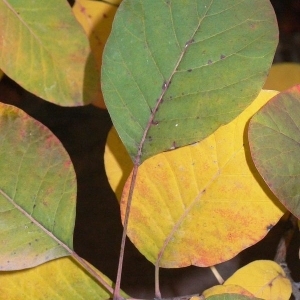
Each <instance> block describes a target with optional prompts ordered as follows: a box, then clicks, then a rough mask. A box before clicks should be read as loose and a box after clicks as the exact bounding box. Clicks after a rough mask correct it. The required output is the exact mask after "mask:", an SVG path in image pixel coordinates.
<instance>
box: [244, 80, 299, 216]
mask: <svg viewBox="0 0 300 300" xmlns="http://www.w3.org/2000/svg"><path fill="white" fill-rule="evenodd" d="M299 116H300V85H298V86H295V87H293V88H291V89H289V90H287V91H285V92H282V93H280V94H279V95H277V96H275V97H274V98H273V99H272V100H270V101H269V102H268V103H267V104H266V105H265V106H264V107H263V108H262V109H261V110H260V111H259V112H258V113H257V114H256V115H255V116H254V117H253V118H252V119H251V122H250V125H249V143H250V149H251V155H252V159H253V161H254V163H255V166H256V168H257V169H258V171H259V173H260V174H261V176H262V177H263V178H264V180H265V181H266V183H267V184H268V186H269V187H270V189H271V190H272V191H273V193H274V194H275V195H276V196H277V197H278V199H279V200H280V201H281V202H282V203H283V204H284V205H285V206H286V207H287V208H288V210H290V211H291V212H292V213H293V214H294V215H295V216H297V217H298V218H300V118H299Z"/></svg>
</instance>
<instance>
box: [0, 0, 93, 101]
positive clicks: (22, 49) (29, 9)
mask: <svg viewBox="0 0 300 300" xmlns="http://www.w3.org/2000/svg"><path fill="white" fill-rule="evenodd" d="M0 68H1V69H2V70H3V71H4V73H5V74H6V75H8V76H9V77H11V78H12V79H13V80H15V81H16V82H18V83H19V84H20V85H22V86H23V87H24V88H25V89H27V90H29V91H30V92H31V93H34V94H36V95H37V96H39V97H41V98H44V99H46V100H48V101H50V102H53V103H56V104H60V105H67V106H73V105H82V104H85V103H90V102H92V101H93V100H94V98H95V96H96V93H98V92H99V74H98V71H97V70H96V67H95V63H94V60H93V57H92V55H91V53H90V48H89V41H88V38H87V37H86V35H85V34H84V32H83V30H82V28H81V26H80V25H79V24H78V23H77V21H76V19H75V18H74V16H73V14H72V11H71V8H70V6H69V5H68V3H67V1H62V0H39V1H34V0H26V1H21V0H3V1H0Z"/></svg>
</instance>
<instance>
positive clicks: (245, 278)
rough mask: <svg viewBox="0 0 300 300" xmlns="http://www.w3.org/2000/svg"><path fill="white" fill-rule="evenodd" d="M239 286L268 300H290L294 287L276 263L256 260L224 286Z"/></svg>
mask: <svg viewBox="0 0 300 300" xmlns="http://www.w3.org/2000/svg"><path fill="white" fill-rule="evenodd" d="M228 284H236V285H239V286H241V287H243V288H245V289H246V290H248V291H249V292H250V293H252V294H253V295H254V296H256V297H259V298H262V299H266V300H274V299H280V300H289V299H290V296H291V293H292V287H291V283H290V281H289V279H287V278H286V276H285V273H284V271H283V269H282V268H281V267H280V266H279V265H278V264H277V263H275V262H274V261H270V260H256V261H254V262H252V263H250V264H248V265H246V266H244V267H243V268H240V269H239V270H237V271H236V272H235V273H234V274H233V275H232V276H231V277H230V278H228V279H227V280H226V281H225V282H224V285H228Z"/></svg>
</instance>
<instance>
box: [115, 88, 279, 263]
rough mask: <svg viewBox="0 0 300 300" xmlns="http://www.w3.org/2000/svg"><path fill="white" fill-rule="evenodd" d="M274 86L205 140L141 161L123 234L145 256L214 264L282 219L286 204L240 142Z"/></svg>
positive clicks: (123, 202)
mask: <svg viewBox="0 0 300 300" xmlns="http://www.w3.org/2000/svg"><path fill="white" fill-rule="evenodd" d="M276 93H277V92H274V91H263V92H262V93H261V94H260V95H259V97H258V98H257V99H256V100H255V101H254V102H253V103H252V104H251V105H250V106H249V107H248V108H247V109H246V110H245V111H244V112H243V113H242V114H241V115H240V116H238V117H237V118H236V119H235V120H233V121H232V122H231V123H229V124H227V125H225V126H222V127H220V128H219V129H218V130H217V131H216V132H215V133H214V134H212V135H210V136H209V137H208V138H206V139H204V140H203V141H202V142H199V143H196V144H194V145H190V146H186V147H183V148H180V149H176V150H174V151H169V152H164V153H161V154H158V155H156V156H154V157H151V158H150V159H148V160H146V161H145V162H144V163H143V164H142V165H141V166H140V167H139V171H138V175H137V182H136V185H135V190H134V193H133V200H132V206H131V213H130V219H129V225H128V231H127V234H128V236H129V238H130V239H131V240H132V242H133V243H134V244H135V246H136V247H137V248H138V249H139V251H140V252H142V254H143V255H145V256H146V258H147V259H148V260H150V261H151V262H153V263H155V264H157V265H159V266H161V267H166V268H174V267H184V266H188V265H191V264H193V265H196V266H211V265H215V264H217V263H221V262H223V261H225V260H228V259H230V258H232V257H234V256H235V255H236V254H238V253H239V252H240V251H242V250H243V249H245V248H247V247H249V246H251V245H253V244H255V243H256V242H258V241H259V240H261V239H262V238H263V237H264V236H265V235H266V234H267V233H268V231H269V229H270V228H271V227H272V226H273V225H274V224H275V223H276V222H277V221H278V220H279V218H280V217H281V216H282V214H283V212H284V208H283V207H282V205H281V204H280V202H279V201H278V200H277V199H276V198H275V197H274V195H273V194H272V193H271V192H270V191H269V189H268V187H267V186H266V184H265V183H264V182H263V180H262V179H261V177H260V176H259V174H258V172H257V170H256V169H255V167H254V165H253V163H252V162H251V157H250V153H249V149H248V147H244V145H246V146H247V140H246V136H245V132H246V124H247V122H248V121H249V119H250V117H251V116H252V115H253V113H254V112H256V111H257V110H258V109H259V108H260V107H261V106H262V105H263V104H265V103H266V102H267V101H268V100H269V99H270V98H271V97H272V96H274V95H275V94H276ZM130 182H131V180H130V178H129V179H128V181H127V182H126V185H125V187H124V192H123V195H122V200H121V214H122V218H124V213H125V208H126V201H127V197H128V192H129V187H130ZM162 183H163V184H162ZM212 249H213V251H212Z"/></svg>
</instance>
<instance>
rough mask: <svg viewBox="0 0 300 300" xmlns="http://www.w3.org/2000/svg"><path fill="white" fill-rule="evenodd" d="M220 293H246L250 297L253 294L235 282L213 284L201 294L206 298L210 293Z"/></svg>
mask: <svg viewBox="0 0 300 300" xmlns="http://www.w3.org/2000/svg"><path fill="white" fill-rule="evenodd" d="M220 294H240V295H246V296H250V297H251V296H254V295H253V294H251V293H250V292H249V291H247V290H246V289H245V288H242V287H241V286H239V285H235V284H228V285H215V286H213V287H211V288H209V289H207V290H205V291H204V292H203V296H204V297H205V298H208V297H209V296H212V295H220Z"/></svg>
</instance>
